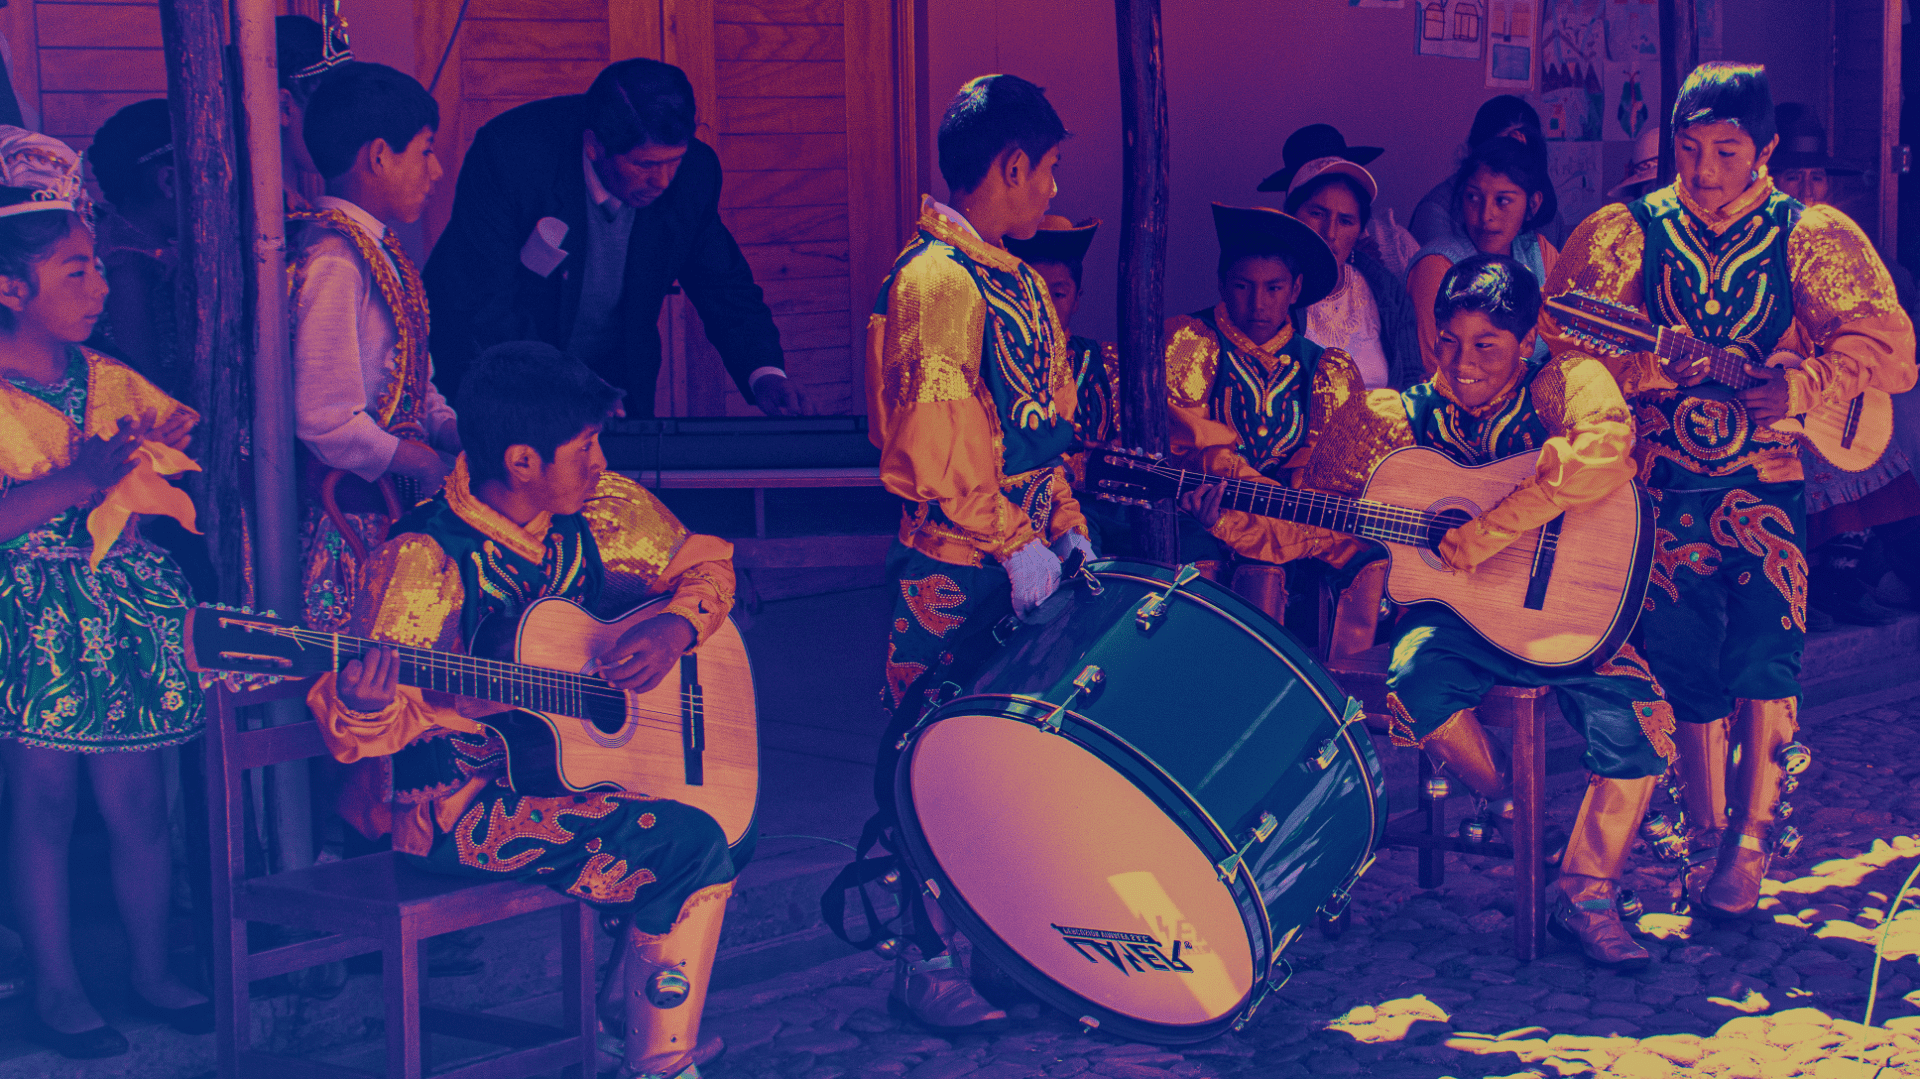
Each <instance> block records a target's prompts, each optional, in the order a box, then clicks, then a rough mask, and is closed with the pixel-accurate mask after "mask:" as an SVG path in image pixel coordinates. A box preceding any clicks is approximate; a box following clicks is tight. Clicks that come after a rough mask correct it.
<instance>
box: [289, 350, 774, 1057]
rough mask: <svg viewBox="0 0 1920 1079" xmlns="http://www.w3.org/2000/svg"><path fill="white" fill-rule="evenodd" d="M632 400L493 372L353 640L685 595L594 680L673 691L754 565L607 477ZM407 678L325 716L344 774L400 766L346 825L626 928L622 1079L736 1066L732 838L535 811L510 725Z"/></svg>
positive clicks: (418, 858)
mask: <svg viewBox="0 0 1920 1079" xmlns="http://www.w3.org/2000/svg"><path fill="white" fill-rule="evenodd" d="M619 398H620V391H619V390H616V389H614V388H612V387H611V386H608V385H607V384H606V383H605V382H602V381H601V380H600V379H599V378H598V377H597V376H595V375H594V374H593V372H591V371H589V370H588V369H587V368H586V366H585V365H583V364H582V363H580V361H578V360H575V359H573V358H571V357H568V356H564V355H562V354H561V353H560V352H559V351H558V350H557V349H554V348H553V347H551V346H549V345H545V344H540V343H537V342H531V341H523V342H509V343H507V344H503V345H497V346H495V347H494V348H491V349H489V350H488V351H487V352H486V353H484V354H483V355H482V356H481V357H480V359H479V361H478V362H477V363H476V365H475V367H474V368H473V369H472V371H471V372H469V373H468V375H467V377H466V379H465V380H464V381H463V382H462V383H461V392H460V411H459V415H460V421H459V422H460V425H461V428H460V436H461V442H462V445H464V446H465V447H466V449H467V452H466V453H465V454H463V455H462V456H461V457H460V459H459V460H458V461H457V462H456V463H455V465H454V469H453V473H452V475H450V476H449V477H448V478H447V482H446V485H445V487H444V488H442V489H441V491H440V493H439V494H437V495H435V496H434V497H433V498H431V499H429V500H427V501H426V502H422V503H421V504H420V505H419V506H417V507H415V509H414V510H413V511H412V512H411V513H409V514H408V515H407V516H405V517H403V518H402V519H401V520H400V522H399V523H398V524H396V525H395V526H394V529H393V538H392V539H390V540H388V541H387V542H386V543H385V544H383V545H382V546H381V547H380V548H379V549H377V550H376V551H374V552H373V554H372V555H371V556H370V557H369V558H368V560H367V564H366V567H365V568H364V569H363V570H362V574H361V581H360V583H361V586H362V587H361V590H360V593H359V599H358V602H357V603H356V606H355V609H354V612H353V623H352V624H353V632H354V633H355V634H357V635H360V636H365V637H372V638H376V639H379V640H384V641H391V642H393V643H395V644H399V645H406V646H411V647H415V648H429V649H433V650H435V651H441V652H469V651H473V650H474V649H473V642H474V640H475V637H476V634H477V633H478V632H479V631H480V629H481V623H482V622H483V621H486V622H488V627H487V630H488V635H489V636H491V635H492V632H493V631H495V630H496V629H497V628H498V627H499V626H501V625H504V626H507V627H509V628H510V627H511V626H513V625H514V624H515V622H517V620H518V618H519V616H520V614H521V612H522V611H523V610H524V609H525V608H526V607H527V606H528V605H529V604H531V603H532V602H533V601H534V600H537V599H544V598H547V597H550V596H558V597H563V598H566V599H571V600H574V601H576V602H578V603H580V604H581V605H582V606H585V607H587V608H589V609H593V608H596V607H597V606H600V605H601V604H603V603H604V602H605V601H606V600H608V599H609V598H611V597H613V596H615V595H617V594H628V595H633V594H643V593H653V594H662V593H667V592H671V593H672V595H673V598H672V600H671V601H670V602H669V603H668V604H667V605H666V607H665V609H664V612H663V613H662V614H660V615H659V616H657V617H654V618H650V619H647V620H646V621H643V622H640V623H638V624H637V625H636V626H634V627H633V628H632V629H630V630H628V631H627V633H626V634H625V635H624V636H623V637H621V639H620V640H619V641H618V642H617V643H616V644H615V645H614V647H613V649H612V650H611V651H610V652H608V653H606V654H604V655H602V656H601V657H600V659H599V661H598V669H597V670H596V671H595V672H594V673H598V674H600V675H601V676H602V677H604V678H606V679H607V680H608V681H609V682H612V683H613V684H614V685H616V686H618V687H619V688H621V689H624V690H631V691H635V692H641V691H645V690H648V689H651V688H653V687H654V686H655V685H657V684H658V683H659V682H660V681H661V679H662V678H663V677H664V676H665V675H666V673H667V672H668V670H669V669H671V668H672V667H673V665H674V664H676V663H677V662H679V660H680V657H681V656H682V655H683V654H685V653H687V652H689V651H691V650H692V649H693V648H694V647H696V646H697V645H698V644H699V643H700V642H701V641H703V640H705V639H706V638H707V636H708V635H709V634H711V633H712V632H713V631H714V630H715V629H717V628H718V627H719V626H720V624H721V623H722V622H724V621H725V620H726V617H727V612H728V611H729V610H730V609H731V608H732V606H733V565H732V561H731V559H732V555H733V549H732V546H731V545H730V544H728V543H727V542H726V541H725V540H721V539H716V538H714V537H712V536H701V535H690V534H688V532H687V530H686V529H685V528H684V527H682V526H681V524H680V522H679V521H677V520H675V519H674V516H673V514H672V513H670V512H669V511H668V510H667V509H666V507H664V506H662V505H661V504H660V503H659V502H658V501H656V500H655V499H654V498H653V496H652V495H650V494H648V493H647V491H646V490H645V489H644V488H642V487H639V486H638V485H636V484H634V483H633V482H631V481H630V480H627V479H624V478H623V477H621V476H618V475H616V474H614V473H610V472H607V471H606V464H607V460H606V457H605V456H604V455H603V454H602V453H601V451H600V427H601V424H602V422H604V420H605V419H606V417H607V416H608V414H609V413H610V411H611V410H612V409H613V407H614V405H615V403H616V402H617V401H618V400H619ZM599 613H603V614H605V613H613V612H606V611H601V612H599ZM398 672H399V659H398V656H397V654H396V653H395V652H394V651H393V650H390V649H380V650H377V651H375V652H373V653H371V654H370V655H369V656H368V658H367V659H366V660H365V661H364V662H362V661H359V660H355V661H353V662H350V663H348V664H347V665H346V667H345V668H344V669H343V670H342V671H341V673H340V676H339V678H338V680H337V681H336V679H335V678H334V677H333V676H332V675H325V676H322V677H321V678H320V680H319V681H318V682H317V683H316V684H315V686H314V688H313V690H312V692H311V693H310V694H309V695H308V697H307V703H308V705H309V706H310V707H311V708H312V709H313V713H314V715H315V716H316V717H317V718H318V720H319V722H320V729H321V733H322V734H323V736H324V737H325V738H326V740H327V745H328V747H329V748H330V749H331V750H332V751H333V755H334V756H335V757H336V758H338V759H339V760H341V761H342V762H347V763H351V762H354V761H358V760H361V759H363V758H379V759H380V760H381V761H382V762H384V764H385V766H386V767H385V769H384V773H385V774H384V776H383V777H382V780H383V781H382V782H381V783H380V785H379V786H380V788H381V790H380V791H379V792H372V791H366V790H364V789H358V788H357V787H350V788H349V791H348V792H347V795H346V796H344V797H343V798H342V805H341V812H342V815H343V816H345V817H346V818H347V819H348V820H349V821H351V822H352V823H353V824H354V825H355V826H356V827H358V828H360V830H361V831H363V832H366V833H367V834H369V835H378V834H381V833H383V832H387V831H391V832H392V833H393V846H394V849H395V850H397V851H402V852H404V853H406V854H410V855H413V856H414V858H413V859H412V860H413V861H414V863H415V864H416V865H418V866H419V867H420V868H422V869H426V870H429V871H432V872H437V873H449V874H453V875H456V876H469V877H480V878H487V879H496V880H497V879H502V878H531V879H536V880H542V881H545V882H546V883H547V884H549V885H551V886H552V887H554V888H556V889H558V890H560V891H564V892H566V893H567V894H568V895H571V896H576V897H578V898H580V899H583V900H585V901H586V902H588V903H591V904H593V905H594V906H596V907H598V908H600V909H602V910H606V911H611V912H615V913H618V914H621V915H624V916H626V917H627V919H628V923H629V928H628V930H627V948H626V949H625V950H624V951H623V952H622V953H621V954H620V956H619V958H618V960H617V961H616V965H615V967H614V969H613V970H612V971H611V972H610V973H609V974H608V977H607V983H608V984H607V986H606V987H605V988H604V989H603V991H602V996H601V1000H602V1007H601V1011H602V1013H603V1014H604V1013H606V1012H608V1011H610V1010H612V1011H614V1012H615V1014H618V1008H617V1007H610V1006H609V1001H610V998H611V999H614V1000H624V1002H625V1003H624V1007H625V1022H624V1025H623V1029H624V1030H625V1039H624V1041H625V1046H624V1053H625V1066H624V1068H623V1069H622V1070H621V1074H622V1075H623V1076H653V1077H661V1079H667V1077H672V1076H678V1075H693V1076H697V1075H698V1072H697V1070H696V1065H698V1064H702V1063H705V1062H707V1061H708V1060H711V1059H712V1058H713V1057H714V1056H716V1055H718V1053H719V1051H720V1049H721V1048H723V1047H722V1046H720V1045H719V1044H718V1039H714V1040H713V1041H712V1042H709V1043H708V1044H706V1045H701V1044H699V1041H698V1035H699V1025H700V1011H701V1007H702V1004H703V1003H704V1000H705V996H706V989H707V985H706V981H707V974H708V972H710V971H711V970H712V965H713V955H714V948H715V946H716V944H717V943H718V941H719V936H720V920H721V916H722V914H723V913H724V912H725V908H726V899H727V896H728V895H729V894H730V893H731V892H732V889H733V884H732V881H733V878H734V875H735V873H736V871H737V868H738V867H736V866H735V865H734V864H733V862H732V859H731V857H730V855H729V853H728V850H727V843H726V839H725V837H724V835H723V833H722V832H721V829H720V826H719V825H718V824H717V823H716V822H715V821H714V819H713V818H712V817H711V816H709V815H707V814H706V813H705V812H703V811H701V810H699V809H696V808H694V807H691V806H687V805H682V804H680V803H678V802H669V801H661V800H655V799H650V798H648V797H647V796H646V795H643V794H627V793H614V794H579V795H569V796H562V797H535V796H531V795H523V794H520V793H518V792H516V791H514V790H513V788H512V787H511V786H509V785H508V781H507V777H506V770H505V752H506V748H505V745H504V743H503V742H502V741H501V739H500V737H499V736H498V735H497V734H495V733H493V732H492V731H491V730H489V729H488V728H485V727H482V726H480V725H479V724H477V723H475V722H473V718H472V716H474V715H479V714H482V712H483V711H504V709H503V708H499V707H484V708H474V707H470V706H469V705H470V703H472V702H468V701H466V700H465V699H464V698H463V699H461V700H460V701H458V702H455V701H454V700H453V699H452V698H448V697H446V696H444V695H442V694H437V693H432V692H424V691H422V690H419V689H415V688H412V687H405V686H400V685H398ZM456 703H457V704H458V706H459V707H458V710H456ZM675 967H678V968H679V970H680V971H681V973H683V974H684V975H686V977H687V978H688V980H689V981H690V982H691V991H690V995H689V996H688V998H687V999H686V1000H685V1001H684V1002H682V1003H680V1005H679V1006H678V1007H673V1006H672V1005H668V1006H667V1007H666V1008H661V1007H656V1006H654V1005H653V1004H652V1002H651V1000H650V995H649V993H648V992H647V989H648V981H649V978H650V976H651V975H652V974H653V973H655V972H657V971H664V970H669V969H672V968H675ZM623 968H624V972H625V973H624V986H623V985H622V969H623ZM602 1044H603V1047H604V1048H605V1050H606V1051H607V1052H608V1055H611V1054H613V1053H618V1052H620V1051H621V1050H620V1047H619V1044H618V1042H609V1040H608V1039H605V1038H603V1039H602Z"/></svg>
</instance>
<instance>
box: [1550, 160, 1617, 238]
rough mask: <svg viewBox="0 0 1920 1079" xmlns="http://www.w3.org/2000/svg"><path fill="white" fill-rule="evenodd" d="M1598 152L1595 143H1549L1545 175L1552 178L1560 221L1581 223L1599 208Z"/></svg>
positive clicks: (1601, 194) (1600, 194) (1599, 170)
mask: <svg viewBox="0 0 1920 1079" xmlns="http://www.w3.org/2000/svg"><path fill="white" fill-rule="evenodd" d="M1600 149H1601V144H1600V143H1597V142H1556V143H1550V144H1548V146H1547V175H1549V176H1551V177H1552V178H1553V193H1554V195H1555V196H1556V197H1557V198H1559V200H1560V219H1561V220H1562V221H1584V220H1586V218H1587V215H1588V214H1591V213H1593V212H1594V211H1595V210H1598V209H1599V208H1600V203H1601V201H1602V198H1603V193H1602V191H1601V181H1600V172H1601V169H1600Z"/></svg>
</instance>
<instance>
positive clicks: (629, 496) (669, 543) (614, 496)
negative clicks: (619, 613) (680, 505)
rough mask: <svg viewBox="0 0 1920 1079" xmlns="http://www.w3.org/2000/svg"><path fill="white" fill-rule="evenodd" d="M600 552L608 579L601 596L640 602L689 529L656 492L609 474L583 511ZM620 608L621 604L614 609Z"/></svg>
mask: <svg viewBox="0 0 1920 1079" xmlns="http://www.w3.org/2000/svg"><path fill="white" fill-rule="evenodd" d="M580 516H581V517H582V518H584V519H585V520H586V524H587V530H588V531H590V532H591V533H592V534H593V540H594V543H595V544H596V545H597V546H598V547H599V548H600V565H601V567H602V569H603V570H604V571H605V575H606V579H605V584H604V586H603V588H602V596H603V598H605V599H606V600H607V602H608V603H609V604H614V599H613V597H615V596H616V595H617V596H629V595H631V596H633V597H636V598H637V597H639V596H642V595H645V594H647V593H648V592H651V591H652V590H653V587H654V584H655V582H656V581H657V580H658V579H659V576H660V574H661V572H662V571H663V570H665V569H666V568H667V565H668V563H670V562H672V561H673V556H674V553H675V552H677V551H678V550H679V549H680V545H681V544H682V543H684V542H686V539H687V535H688V532H687V529H686V526H685V525H683V524H681V523H680V521H679V519H678V518H676V517H675V516H674V515H673V511H672V510H669V509H668V508H667V507H666V506H664V505H662V504H661V502H660V500H659V499H658V498H655V497H654V496H653V492H651V491H649V490H647V489H646V488H645V487H642V486H640V485H639V484H637V483H635V482H633V481H632V480H630V479H628V478H627V477H625V476H622V475H620V474H619V473H617V472H606V473H602V474H601V476H600V483H599V485H598V486H596V487H595V488H594V489H593V496H592V497H591V498H589V499H587V504H586V506H585V507H583V508H582V509H581V511H580ZM614 605H616V606H617V604H614Z"/></svg>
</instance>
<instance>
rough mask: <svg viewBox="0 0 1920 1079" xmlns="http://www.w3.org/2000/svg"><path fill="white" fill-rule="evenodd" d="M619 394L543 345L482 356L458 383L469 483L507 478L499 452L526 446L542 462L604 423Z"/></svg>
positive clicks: (517, 344) (514, 346)
mask: <svg viewBox="0 0 1920 1079" xmlns="http://www.w3.org/2000/svg"><path fill="white" fill-rule="evenodd" d="M625 394H626V391H625V390H620V389H615V388H614V387H612V386H609V385H608V384H607V382H606V380H605V379H602V378H601V377H600V376H599V375H596V374H594V373H593V371H592V370H591V369H589V368H588V367H587V365H586V364H584V363H581V362H580V361H579V360H578V359H576V358H574V357H573V356H570V355H568V354H567V353H564V352H562V351H560V350H559V349H557V348H554V347H553V346H552V345H549V344H547V343H546V342H544V341H506V342H503V343H501V344H498V345H495V346H493V347H492V348H489V349H487V350H486V351H485V352H482V353H481V354H480V356H479V358H478V359H476V360H474V363H473V367H472V368H470V369H468V371H467V373H466V376H465V377H463V378H462V379H461V380H460V390H459V401H458V403H457V404H456V406H455V410H454V411H455V414H456V415H457V416H458V417H459V419H458V421H457V422H458V424H459V427H460V445H461V446H462V447H463V448H464V449H465V451H466V455H467V469H468V474H469V475H470V476H471V477H472V479H473V482H475V483H479V482H481V481H483V480H504V479H506V478H507V448H508V447H510V446H532V447H533V449H534V452H536V453H538V454H539V455H540V459H541V460H542V461H545V462H547V463H549V464H551V463H552V462H553V454H554V451H555V450H558V449H559V448H560V447H561V446H562V445H564V444H566V443H568V442H571V441H573V440H574V439H576V438H578V437H580V432H582V431H585V430H586V429H587V428H589V427H598V426H599V425H601V424H603V423H605V422H606V420H607V416H608V415H609V414H610V413H611V412H612V411H613V406H614V404H615V403H617V402H618V401H619V400H620V398H621V397H623V396H624V395H625Z"/></svg>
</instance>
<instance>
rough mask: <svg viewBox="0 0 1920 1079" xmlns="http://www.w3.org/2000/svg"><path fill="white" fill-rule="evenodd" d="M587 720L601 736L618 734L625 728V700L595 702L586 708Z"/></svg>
mask: <svg viewBox="0 0 1920 1079" xmlns="http://www.w3.org/2000/svg"><path fill="white" fill-rule="evenodd" d="M587 712H588V715H587V719H588V721H589V722H591V723H592V724H593V725H594V726H595V727H598V728H599V729H600V732H601V733H602V734H618V733H620V728H621V727H624V726H626V723H627V708H626V701H625V699H624V698H623V699H621V700H619V701H604V702H598V701H597V702H595V703H593V704H590V705H588V706H587Z"/></svg>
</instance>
